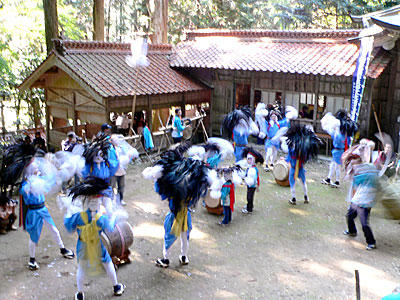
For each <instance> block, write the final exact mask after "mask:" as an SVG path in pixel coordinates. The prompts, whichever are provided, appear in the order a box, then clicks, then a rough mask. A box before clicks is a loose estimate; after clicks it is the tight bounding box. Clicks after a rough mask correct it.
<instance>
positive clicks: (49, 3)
mask: <svg viewBox="0 0 400 300" xmlns="http://www.w3.org/2000/svg"><path fill="white" fill-rule="evenodd" d="M43 10H44V28H45V32H46V48H47V54H49V53H50V52H51V50H52V49H53V48H54V45H53V42H52V41H51V40H52V39H56V38H57V37H58V15H57V0H43Z"/></svg>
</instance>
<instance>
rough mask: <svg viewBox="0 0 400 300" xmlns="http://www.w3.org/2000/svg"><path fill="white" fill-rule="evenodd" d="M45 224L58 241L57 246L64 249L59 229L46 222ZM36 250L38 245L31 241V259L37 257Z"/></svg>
mask: <svg viewBox="0 0 400 300" xmlns="http://www.w3.org/2000/svg"><path fill="white" fill-rule="evenodd" d="M43 223H44V224H45V225H46V227H47V228H48V229H49V231H50V232H51V234H52V235H53V239H54V240H55V241H56V243H57V245H58V246H59V247H60V249H61V248H64V243H63V241H62V239H61V236H60V232H59V231H58V229H57V227H56V226H54V225H51V224H50V223H48V222H46V221H45V220H44V221H43ZM35 250H36V244H35V243H34V242H33V241H32V240H31V239H29V256H30V257H35Z"/></svg>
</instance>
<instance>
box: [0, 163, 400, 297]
mask: <svg viewBox="0 0 400 300" xmlns="http://www.w3.org/2000/svg"><path fill="white" fill-rule="evenodd" d="M145 166H146V165H145V164H142V165H140V164H136V165H135V166H132V167H131V168H130V169H129V171H128V175H127V178H126V182H127V187H126V192H125V198H126V202H128V205H127V206H126V209H127V211H128V212H129V215H130V219H129V222H130V223H131V224H132V225H133V229H134V235H135V239H134V244H133V246H132V247H131V250H132V253H133V257H134V260H133V262H132V263H131V264H130V265H125V266H123V267H121V268H120V269H119V270H118V273H117V274H118V279H119V281H121V282H123V283H125V284H126V285H127V290H126V292H125V294H124V295H123V296H122V299H355V289H354V270H355V269H358V270H359V271H360V278H361V292H362V299H380V298H381V297H382V296H384V295H386V294H389V293H390V292H391V291H392V289H393V288H395V287H396V286H397V285H398V284H399V283H400V257H399V251H400V237H399V230H400V225H399V224H398V222H395V221H389V220H385V219H383V217H382V216H383V214H382V211H380V210H379V208H377V209H373V211H372V216H371V219H370V222H371V225H372V229H373V231H374V234H375V237H376V239H377V245H378V249H377V250H375V251H371V252H368V251H366V250H365V240H364V236H363V234H362V231H361V225H360V224H359V221H357V226H358V229H359V235H358V236H357V237H356V238H346V237H345V236H343V235H342V230H343V229H344V228H345V218H344V215H345V213H346V203H345V201H344V199H345V194H346V188H347V187H345V186H342V187H341V188H340V189H332V188H330V187H327V186H323V185H321V184H320V183H319V182H320V179H321V178H322V177H323V176H325V175H326V172H327V170H328V164H327V163H326V162H320V161H316V162H313V163H310V164H308V165H307V166H306V169H307V177H308V186H309V194H310V204H308V205H304V204H302V201H299V200H302V199H303V198H302V189H301V187H300V186H298V189H297V191H298V193H297V194H298V197H297V198H298V202H299V205H297V206H295V207H291V206H289V204H288V202H287V201H288V199H289V198H290V191H289V188H284V187H280V186H278V185H276V184H275V182H274V181H273V177H272V175H271V174H267V173H265V172H264V171H262V170H261V168H260V174H261V183H262V187H261V191H260V192H259V193H257V194H256V200H255V212H254V213H253V215H251V216H246V215H242V214H241V213H240V208H241V207H242V206H243V205H244V204H245V193H246V188H245V187H244V186H240V187H238V188H237V190H236V210H235V212H234V215H233V222H232V224H231V225H230V226H229V227H225V228H221V227H219V226H218V225H217V224H216V223H217V221H219V219H220V218H219V217H216V216H213V215H210V214H208V213H207V212H206V210H205V209H203V208H202V207H201V206H200V205H199V206H198V207H197V210H196V213H195V214H194V215H193V226H194V230H193V231H192V234H191V243H190V249H189V258H190V264H189V265H188V266H184V267H181V266H179V262H178V254H179V250H180V245H179V241H178V242H177V243H176V244H175V245H174V246H173V252H172V253H173V254H172V260H171V265H170V268H169V269H159V268H156V267H155V266H154V259H155V258H156V257H158V256H160V255H161V250H162V238H163V233H164V231H163V226H162V222H163V219H164V215H165V214H166V213H167V211H168V208H167V203H166V202H161V201H160V197H159V196H158V195H157V194H156V193H155V192H154V191H153V185H152V182H149V181H146V180H144V179H142V177H141V171H142V170H143V169H144V167H145ZM47 204H48V207H49V210H50V212H51V214H52V215H53V218H54V220H55V222H56V224H57V225H58V228H59V229H60V232H61V235H62V237H63V240H64V243H65V245H66V246H67V247H70V248H73V249H75V245H76V236H75V235H70V234H68V233H66V231H65V229H64V228H63V226H62V214H61V212H60V211H59V210H58V208H57V207H56V204H55V200H54V199H50V200H48V203H47ZM0 245H1V247H0V274H1V275H0V299H73V295H74V293H75V291H76V283H75V271H76V260H66V259H63V258H62V257H61V256H60V255H59V250H58V249H57V247H56V245H55V244H54V242H53V241H52V239H51V237H50V234H49V232H47V230H46V229H44V232H43V235H42V237H41V240H40V243H39V247H38V248H37V260H38V262H39V264H40V269H39V270H38V271H36V272H31V271H29V270H28V269H27V267H26V263H27V261H28V235H27V233H25V232H23V231H22V230H21V229H19V230H18V231H16V232H11V233H9V234H7V235H2V236H0ZM86 288H87V289H86V293H85V295H86V299H113V298H114V297H113V296H112V288H111V284H110V282H109V281H108V279H107V278H106V276H103V277H100V278H98V279H96V280H94V279H89V280H88V281H87V286H86Z"/></svg>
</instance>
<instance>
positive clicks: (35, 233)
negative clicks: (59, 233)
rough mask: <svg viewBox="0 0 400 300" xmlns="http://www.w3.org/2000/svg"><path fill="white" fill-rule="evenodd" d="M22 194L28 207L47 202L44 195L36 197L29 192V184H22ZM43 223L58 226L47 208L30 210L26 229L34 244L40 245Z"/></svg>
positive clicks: (26, 220)
mask: <svg viewBox="0 0 400 300" xmlns="http://www.w3.org/2000/svg"><path fill="white" fill-rule="evenodd" d="M19 192H20V194H21V195H22V198H23V200H24V203H25V204H26V205H37V204H42V203H44V201H45V198H44V195H34V194H32V193H30V192H29V183H28V182H26V181H24V182H23V183H22V186H21V189H20V191H19ZM43 221H46V222H47V223H49V224H50V225H53V226H56V224H55V223H54V221H53V218H52V217H51V215H50V213H49V211H48V209H47V207H46V206H44V207H42V208H40V209H28V211H27V213H26V218H25V229H26V231H27V232H28V233H29V236H30V238H31V240H32V242H34V243H38V242H39V239H40V235H41V233H42V228H43Z"/></svg>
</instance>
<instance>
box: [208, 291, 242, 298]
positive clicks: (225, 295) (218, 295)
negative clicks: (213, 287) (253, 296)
mask: <svg viewBox="0 0 400 300" xmlns="http://www.w3.org/2000/svg"><path fill="white" fill-rule="evenodd" d="M214 295H215V298H216V299H240V297H239V296H238V295H237V294H234V293H232V292H229V291H225V290H218V291H216V292H215V294H214Z"/></svg>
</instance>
